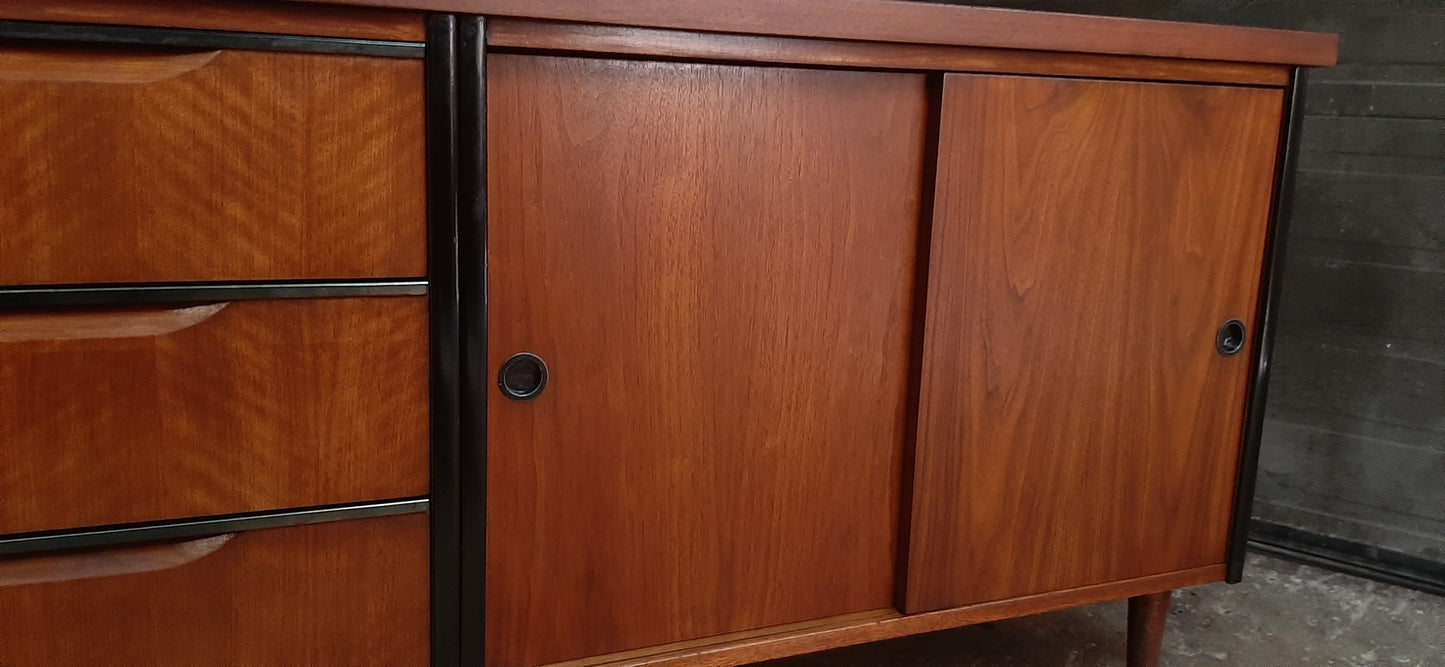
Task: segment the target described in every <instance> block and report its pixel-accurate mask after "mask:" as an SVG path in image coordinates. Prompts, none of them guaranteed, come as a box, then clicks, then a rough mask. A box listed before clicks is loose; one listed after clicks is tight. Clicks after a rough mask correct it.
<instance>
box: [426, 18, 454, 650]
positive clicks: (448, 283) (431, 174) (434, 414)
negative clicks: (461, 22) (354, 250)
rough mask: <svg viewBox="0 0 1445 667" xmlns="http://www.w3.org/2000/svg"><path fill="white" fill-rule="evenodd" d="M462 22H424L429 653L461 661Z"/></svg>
mask: <svg viewBox="0 0 1445 667" xmlns="http://www.w3.org/2000/svg"><path fill="white" fill-rule="evenodd" d="M455 55H456V19H455V18H453V17H452V16H448V15H433V16H428V17H427V20H426V63H425V68H426V156H427V166H426V169H427V276H428V278H429V285H428V290H427V294H428V297H429V299H430V301H429V304H430V313H429V314H430V317H431V322H430V331H431V336H430V345H431V566H432V570H431V610H432V619H431V629H432V630H431V633H432V636H431V651H432V656H431V657H432V664H433V665H455V664H458V662H459V660H458V655H457V650H458V647H459V646H460V644H461V641H460V636H459V632H458V618H459V616H460V613H461V597H460V585H459V579H460V575H461V567H460V565H461V563H460V552H461V550H460V532H461V519H460V516H459V508H460V491H461V489H460V477H459V476H458V473H459V455H460V449H461V441H460V435H461V421H460V419H461V410H460V404H459V401H460V369H461V359H460V351H461V350H460V344H459V341H458V332H459V331H460V328H459V326H458V316H459V310H460V300H459V294H458V290H457V153H456V151H457V148H456V147H457V140H456V135H457V121H456V97H457V71H456V58H455Z"/></svg>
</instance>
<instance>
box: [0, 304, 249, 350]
mask: <svg viewBox="0 0 1445 667" xmlns="http://www.w3.org/2000/svg"><path fill="white" fill-rule="evenodd" d="M225 307H226V304H224V303H210V304H206V305H203V306H187V307H184V308H162V309H149V310H144V309H143V310H101V311H84V310H82V311H38V312H0V343H20V342H24V341H32V340H90V339H96V338H149V337H151V336H164V335H167V334H172V333H175V332H177V331H180V330H181V329H188V328H190V327H193V326H196V325H197V324H200V323H202V322H205V321H206V320H208V319H211V317H212V316H213V315H215V314H216V313H219V312H221V309H222V308H225Z"/></svg>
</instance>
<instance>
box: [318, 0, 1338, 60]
mask: <svg viewBox="0 0 1445 667" xmlns="http://www.w3.org/2000/svg"><path fill="white" fill-rule="evenodd" d="M302 1H304V2H317V1H318V0H302ZM319 4H350V5H366V6H375V7H387V8H394V9H418V10H428V11H446V12H460V13H468V14H486V15H489V16H510V17H518V18H534V19H548V20H558V21H573V22H583V23H603V24H614V25H630V26H639V27H648V28H671V29H678V30H706V31H710V32H728V33H739V34H750V35H771V36H783V37H816V38H824V39H844V40H861V41H870V42H897V43H908V44H936V45H946V46H976V47H989V48H1002V49H1026V50H1034V51H1067V52H1075V53H1100V54H1111V55H1129V56H1150V57H1159V58H1182V59H1188V60H1222V61H1234V62H1254V63H1272V64H1281V65H1307V66H1330V65H1333V64H1334V63H1335V55H1336V46H1337V43H1338V38H1337V36H1336V35H1330V34H1321V33H1311V32H1299V31H1291V30H1268V29H1262V28H1246V27H1239V26H1220V25H1202V24H1193V23H1178V22H1170V21H1150V20H1142V19H1128V18H1116V17H1104V16H1084V15H1076V14H1055V13H1047V12H1034V11H1022V10H1015V9H997V8H988V7H962V6H957V5H943V4H935V3H930V2H902V1H899V0H826V1H825V0H812V1H798V0H792V1H789V0H703V1H697V0H588V1H586V2H579V1H578V0H344V1H343V2H341V3H336V2H333V1H332V0H322V1H320V2H319Z"/></svg>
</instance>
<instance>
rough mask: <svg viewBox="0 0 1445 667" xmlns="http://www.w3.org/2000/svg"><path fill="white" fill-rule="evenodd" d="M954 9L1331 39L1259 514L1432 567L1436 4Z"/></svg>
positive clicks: (1443, 339)
mask: <svg viewBox="0 0 1445 667" xmlns="http://www.w3.org/2000/svg"><path fill="white" fill-rule="evenodd" d="M957 4H990V5H995V6H1003V7H1013V8H1019V9H1042V10H1054V11H1071V12H1078V13H1093V14H1115V15H1121V16H1138V17H1146V18H1159V19H1171V20H1183V21H1203V22H1210V23H1232V24H1238V25H1256V26H1265V27H1273V28H1296V29H1304V30H1318V31H1324V32H1334V33H1338V34H1340V64H1339V66H1337V67H1335V68H1332V69H1324V70H1312V71H1311V72H1310V74H1309V79H1308V81H1309V85H1308V87H1307V89H1306V95H1307V103H1306V108H1305V113H1306V115H1305V119H1304V123H1303V130H1302V135H1303V140H1302V145H1301V146H1302V149H1301V154H1300V161H1299V176H1298V180H1297V183H1296V192H1295V198H1294V201H1293V215H1292V216H1291V220H1290V229H1289V237H1288V254H1287V257H1286V263H1285V276H1284V288H1283V297H1282V302H1281V317H1280V326H1279V338H1278V339H1277V345H1276V348H1275V349H1276V352H1275V358H1274V361H1275V365H1274V371H1273V379H1272V383H1271V386H1270V392H1269V395H1268V406H1269V407H1268V412H1267V422H1266V428H1265V431H1264V441H1263V444H1262V450H1261V462H1260V476H1259V488H1258V493H1257V495H1256V500H1255V517H1256V519H1263V520H1265V521H1269V522H1273V523H1277V524H1283V525H1285V526H1290V527H1293V528H1297V529H1301V530H1303V531H1307V532H1309V533H1314V534H1318V535H1327V536H1332V537H1337V538H1342V539H1344V540H1348V541H1350V542H1355V543H1359V544H1365V545H1371V546H1375V547H1380V548H1383V549H1386V550H1390V551H1394V552H1399V553H1402V554H1406V555H1408V556H1414V557H1418V558H1423V559H1426V560H1428V561H1432V562H1434V563H1445V121H1442V120H1441V119H1442V118H1445V1H1442V0H1155V1H1147V2H1146V1H1143V0H1110V1H1108V2H1104V1H1101V0H1093V1H1087V2H1086V1H1083V0H992V1H989V0H983V1H982V2H965V3H957Z"/></svg>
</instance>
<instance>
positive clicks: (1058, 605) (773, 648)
mask: <svg viewBox="0 0 1445 667" xmlns="http://www.w3.org/2000/svg"><path fill="white" fill-rule="evenodd" d="M1224 574H1225V568H1224V566H1223V565H1217V566H1210V567H1205V568H1198V569H1193V570H1185V571H1181V572H1170V573H1167V574H1159V575H1152V576H1148V577H1140V578H1138V579H1130V580H1127V581H1119V582H1111V583H1107V584H1096V585H1094V586H1084V587H1081V588H1076V589H1071V590H1067V591H1057V592H1053V593H1042V594H1039V595H1030V596H1025V597H1021V598H1015V599H1012V600H1001V601H998V602H985V603H982V604H975V605H968V606H965V607H961V608H957V609H945V610H941V611H933V612H927V613H922V614H909V615H903V614H900V613H898V612H897V611H896V610H893V609H887V610H878V611H873V612H865V613H860V614H849V615H846V616H838V617H834V618H827V619H818V620H815V621H811V622H807V623H798V624H795V625H791V626H779V627H773V628H765V629H762V630H756V631H753V632H749V633H738V634H734V635H724V636H719V637H710V638H706V639H700V640H695V641H689V642H679V643H677V644H671V645H666V646H656V647H652V648H651V649H649V650H642V651H633V652H627V653H617V654H612V655H605V656H597V657H595V658H591V659H585V660H575V661H569V662H562V663H556V664H554V665H549V666H548V667H644V666H646V667H731V666H733V665H740V664H746V663H753V662H759V661H763V660H773V659H776V658H786V657H789V656H794V655H800V654H803V653H812V652H815V651H826V650H828V649H834V648H840V647H843V646H852V645H856V644H864V643H867V642H875V641H883V640H886V639H895V638H897V637H905V636H908V635H916V634H921V633H924V632H934V631H938V630H947V629H950V628H957V627H962V626H965V625H973V624H977V623H987V622H990V621H998V620H1003V619H1007V618H1016V617H1019V616H1027V615H1030V614H1040V613H1043V612H1047V611H1055V610H1058V609H1065V608H1068V607H1077V606H1080V605H1086V604H1093V603H1096V602H1104V601H1108V600H1117V599H1119V598H1122V597H1129V596H1133V595H1146V594H1151V593H1156V592H1158V591H1160V590H1167V589H1171V588H1179V587H1184V586H1194V585H1198V584H1205V583H1212V582H1217V581H1223V580H1224Z"/></svg>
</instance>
